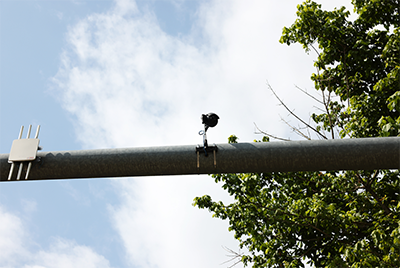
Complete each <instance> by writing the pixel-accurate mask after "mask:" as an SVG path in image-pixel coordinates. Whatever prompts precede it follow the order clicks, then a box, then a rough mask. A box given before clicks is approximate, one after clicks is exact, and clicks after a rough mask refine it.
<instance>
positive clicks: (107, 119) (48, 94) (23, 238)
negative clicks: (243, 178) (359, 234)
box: [0, 0, 350, 268]
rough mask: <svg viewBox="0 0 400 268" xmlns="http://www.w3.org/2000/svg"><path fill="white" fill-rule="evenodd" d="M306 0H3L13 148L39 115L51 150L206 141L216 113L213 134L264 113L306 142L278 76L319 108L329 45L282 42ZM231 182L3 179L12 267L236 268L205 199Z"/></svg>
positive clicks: (0, 48) (1, 106)
mask: <svg viewBox="0 0 400 268" xmlns="http://www.w3.org/2000/svg"><path fill="white" fill-rule="evenodd" d="M301 2H302V1H301V0H298V1H297V0H287V1H272V0H269V1H266V0H262V1H261V0H260V1H256V0H251V1H244V0H239V1H236V0H229V1H228V0H215V1H212V0H210V1H185V0H159V1H156V0H148V1H136V2H135V1H133V0H115V1H111V0H109V1H108V0H105V1H96V0H87V1H80V0H63V1H62V0H59V1H57V0H53V1H51V0H48V1H36V0H26V1H19V0H13V1H12V0H2V1H1V2H0V20H1V21H0V27H1V28H0V89H1V92H0V94H1V95H0V130H1V132H0V135H1V136H0V153H9V150H10V147H11V143H12V141H13V140H14V139H16V138H17V137H18V133H19V129H20V127H21V125H24V126H25V127H27V126H28V125H29V124H32V125H33V127H34V128H36V126H37V125H38V124H40V125H41V126H42V128H41V132H40V135H39V139H40V145H41V146H42V147H43V150H44V151H66V150H79V149H91V148H118V147H137V146H163V145H188V144H193V145H196V144H198V143H201V142H202V138H201V136H199V135H198V131H199V130H200V129H202V125H201V120H200V115H201V114H202V113H208V112H215V113H217V114H218V115H219V116H220V121H219V124H218V126H216V127H215V128H212V129H210V130H209V131H208V139H209V141H210V142H212V143H224V142H227V138H228V137H229V136H230V135H232V134H235V135H237V136H238V137H239V139H240V140H239V141H240V142H250V141H252V140H254V139H261V138H262V136H261V135H259V134H257V133H256V132H257V131H256V129H255V127H254V123H256V124H257V125H258V126H259V127H260V128H261V129H262V130H264V131H267V132H269V133H271V134H273V135H277V136H281V137H290V138H291V139H301V137H298V136H296V135H295V134H294V133H293V132H292V131H291V130H290V128H289V127H288V126H287V125H286V124H285V123H283V122H282V120H281V118H283V119H284V120H286V121H289V122H290V123H291V124H292V125H294V126H298V123H297V122H296V121H295V120H294V119H292V118H290V117H288V113H287V112H286V111H285V110H284V108H282V106H279V105H278V104H279V103H278V101H277V100H276V99H275V98H274V97H273V95H272V93H271V91H269V89H268V87H267V81H268V82H269V84H270V85H271V86H272V87H273V88H274V89H275V91H276V92H277V93H278V94H279V96H280V97H281V98H282V99H283V100H284V101H285V103H286V104H287V105H288V106H289V107H290V108H291V109H293V110H294V111H295V112H296V113H297V114H298V115H300V116H302V117H303V118H304V119H306V120H308V118H309V115H310V114H311V113H313V112H315V111H316V108H315V106H317V103H315V102H314V101H313V100H312V99H310V98H309V97H307V96H306V95H305V94H303V93H302V92H300V91H299V90H297V89H296V88H295V85H297V86H299V87H301V88H303V89H306V90H308V91H309V92H312V93H313V94H314V92H313V91H312V89H313V84H312V82H311V81H310V79H309V77H310V75H311V73H312V72H314V71H315V70H314V68H313V60H314V59H315V56H316V55H315V54H313V53H310V54H309V55H307V54H306V53H304V52H303V50H302V48H301V46H300V45H292V46H290V47H288V46H286V45H282V44H280V43H279V42H278V40H279V38H280V35H281V32H282V28H283V27H284V26H290V25H291V24H292V23H293V22H294V20H295V19H296V16H295V12H296V6H297V4H299V3H301ZM321 2H322V4H323V7H324V8H326V9H332V8H333V7H334V5H333V4H332V3H331V2H332V1H329V0H323V1H321ZM349 2H350V1H345V0H342V1H335V5H336V6H341V5H349ZM315 95H316V96H317V93H315ZM220 188H221V187H220V185H217V184H215V183H214V182H213V179H212V178H211V177H209V176H206V175H201V176H171V177H141V178H115V179H113V178H110V179H87V180H76V181H69V180H63V181H47V182H45V181H33V182H11V183H1V184H0V223H1V224H0V252H1V254H0V267H26V268H28V267H30V268H33V267H35V268H38V267H71V268H72V267H138V268H141V267H163V268H164V267H166V268H168V267H174V268H176V267H202V268H203V267H228V266H229V265H230V264H232V263H225V264H224V262H225V261H227V260H229V257H227V256H226V255H227V254H228V252H227V251H226V250H225V249H224V248H225V247H226V248H230V249H232V250H235V251H238V250H239V249H238V244H237V242H236V241H235V240H234V239H233V233H230V232H228V224H227V223H226V222H223V221H221V220H218V219H213V218H212V217H211V214H210V213H209V212H208V211H203V210H199V209H197V208H195V207H193V206H192V202H193V198H194V197H196V196H202V195H205V194H209V195H211V196H212V197H213V198H214V199H215V200H224V201H225V202H229V201H230V200H231V199H230V197H229V196H228V195H227V194H225V193H224V192H223V191H222V189H220ZM237 267H240V265H239V266H237Z"/></svg>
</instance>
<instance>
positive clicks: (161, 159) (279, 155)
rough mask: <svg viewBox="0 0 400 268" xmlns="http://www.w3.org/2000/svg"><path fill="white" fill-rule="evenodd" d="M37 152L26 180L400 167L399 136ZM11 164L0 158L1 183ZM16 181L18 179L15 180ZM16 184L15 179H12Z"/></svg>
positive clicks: (6, 159) (6, 176)
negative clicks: (205, 149) (208, 150)
mask: <svg viewBox="0 0 400 268" xmlns="http://www.w3.org/2000/svg"><path fill="white" fill-rule="evenodd" d="M217 147H218V152H217V153H216V158H215V159H213V157H205V156H204V155H200V157H199V163H198V162H197V161H198V158H197V153H196V146H194V145H187V146H166V147H146V148H144V147H143V148H124V149H102V150H80V151H63V152H38V153H37V160H36V161H34V162H33V163H32V167H31V170H30V176H29V179H28V180H47V179H73V178H101V177H128V176H157V175H188V174H215V173H250V172H255V173H259V172H278V171H279V172H287V171H327V170H373V169H398V168H400V137H387V138H361V139H341V140H317V141H290V142H265V143H261V142H259V143H235V144H217ZM10 166H11V164H9V163H8V154H0V171H1V172H0V181H7V178H8V172H9V170H10ZM14 177H15V176H14ZM11 180H15V178H11Z"/></svg>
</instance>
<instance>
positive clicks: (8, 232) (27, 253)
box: [0, 201, 110, 268]
mask: <svg viewBox="0 0 400 268" xmlns="http://www.w3.org/2000/svg"><path fill="white" fill-rule="evenodd" d="M33 203H34V202H33V201H30V202H29V204H30V205H28V207H29V206H32V204H33ZM34 204H36V203H34ZM35 209H36V208H35ZM35 209H33V210H35ZM33 210H32V208H30V209H29V211H28V214H30V213H31V212H32V211H33ZM0 223H1V224H0V252H1V254H0V267H2V268H6V267H24V268H39V267H41V268H44V267H46V268H51V267H54V268H76V267H85V268H86V267H88V268H90V267H96V268H98V267H100V268H108V267H110V264H109V261H108V260H107V259H105V258H104V257H103V256H101V255H99V254H97V253H96V252H95V251H93V250H92V249H91V248H90V247H87V246H82V245H78V244H76V243H75V242H73V241H70V240H66V239H62V238H54V239H53V243H52V244H51V245H50V247H49V249H48V250H43V249H41V250H36V249H35V247H32V245H33V244H34V243H35V242H34V241H31V235H30V234H29V231H27V226H26V224H24V222H23V220H21V218H20V217H18V216H16V215H15V214H13V213H10V212H8V211H6V210H5V208H4V207H2V206H0ZM36 246H37V245H36ZM32 248H34V249H32Z"/></svg>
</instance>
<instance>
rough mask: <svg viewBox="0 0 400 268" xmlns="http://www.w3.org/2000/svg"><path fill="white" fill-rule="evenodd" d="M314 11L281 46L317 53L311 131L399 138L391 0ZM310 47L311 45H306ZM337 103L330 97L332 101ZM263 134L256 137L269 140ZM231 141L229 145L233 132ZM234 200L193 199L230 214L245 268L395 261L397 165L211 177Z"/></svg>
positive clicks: (396, 39)
mask: <svg viewBox="0 0 400 268" xmlns="http://www.w3.org/2000/svg"><path fill="white" fill-rule="evenodd" d="M352 3H353V5H354V10H355V12H356V13H357V15H358V17H357V19H355V20H354V21H350V20H349V19H348V18H349V15H350V13H349V12H348V11H346V10H345V8H343V7H342V8H340V9H335V10H334V11H324V10H321V6H320V5H318V4H317V3H315V2H312V1H306V2H304V3H303V4H301V5H299V6H298V12H297V16H298V19H297V20H296V21H295V22H294V24H293V25H292V26H291V27H289V28H286V27H285V28H284V29H283V34H282V37H281V40H280V41H281V42H282V43H285V44H288V45H290V44H292V43H299V44H301V45H303V47H304V49H305V50H306V51H307V52H309V51H311V49H313V50H315V51H316V52H317V53H318V58H317V60H316V61H315V67H316V69H317V72H316V73H315V74H312V76H311V79H312V80H313V81H314V83H315V88H316V89H317V90H320V91H321V92H322V93H323V104H324V105H325V112H324V113H322V114H313V115H312V119H313V120H314V122H315V123H316V124H317V127H316V131H320V130H323V131H327V132H330V133H331V134H332V138H335V135H334V132H335V131H336V132H338V133H339V135H340V137H341V138H343V137H345V136H349V137H351V138H360V137H379V136H399V134H400V113H399V111H400V25H399V24H400V16H399V7H400V3H399V1H398V0H385V1H382V0H379V1H377V0H353V1H352ZM314 45H317V47H314ZM335 96H336V97H338V98H339V99H338V100H335V101H334V100H333V99H334V97H335ZM268 141H269V140H268V138H267V137H265V138H264V139H263V142H268ZM229 142H231V143H235V142H237V137H236V136H234V135H232V136H231V137H229ZM213 178H214V179H215V181H216V182H217V183H222V187H223V189H225V190H226V191H227V192H228V193H229V194H230V195H232V196H233V197H234V200H235V201H234V202H233V203H231V204H227V205H226V204H224V203H222V202H220V201H213V200H212V198H211V197H210V196H208V195H205V196H203V197H196V198H195V200H194V205H195V206H197V207H199V208H203V209H208V210H209V211H210V212H212V213H213V217H216V218H220V219H223V220H228V221H229V224H230V227H229V230H230V231H233V232H234V233H235V238H236V239H238V240H239V241H240V247H241V248H247V250H248V252H249V253H246V254H242V255H240V256H239V257H240V258H241V261H242V262H243V263H244V264H245V265H253V267H304V264H303V262H302V260H304V259H305V258H306V259H308V260H309V262H310V263H312V264H313V265H315V266H316V267H400V176H399V171H398V170H369V171H368V170H367V171H346V172H342V171H330V172H319V171H315V172H292V173H282V172H273V173H261V174H253V173H251V174H217V175H213Z"/></svg>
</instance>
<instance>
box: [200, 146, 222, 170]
mask: <svg viewBox="0 0 400 268" xmlns="http://www.w3.org/2000/svg"><path fill="white" fill-rule="evenodd" d="M210 152H212V153H213V156H214V167H217V152H218V147H217V145H215V144H214V145H213V146H208V145H207V144H205V145H204V146H200V145H197V146H196V153H197V168H200V154H202V153H204V155H205V157H208V153H210Z"/></svg>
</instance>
